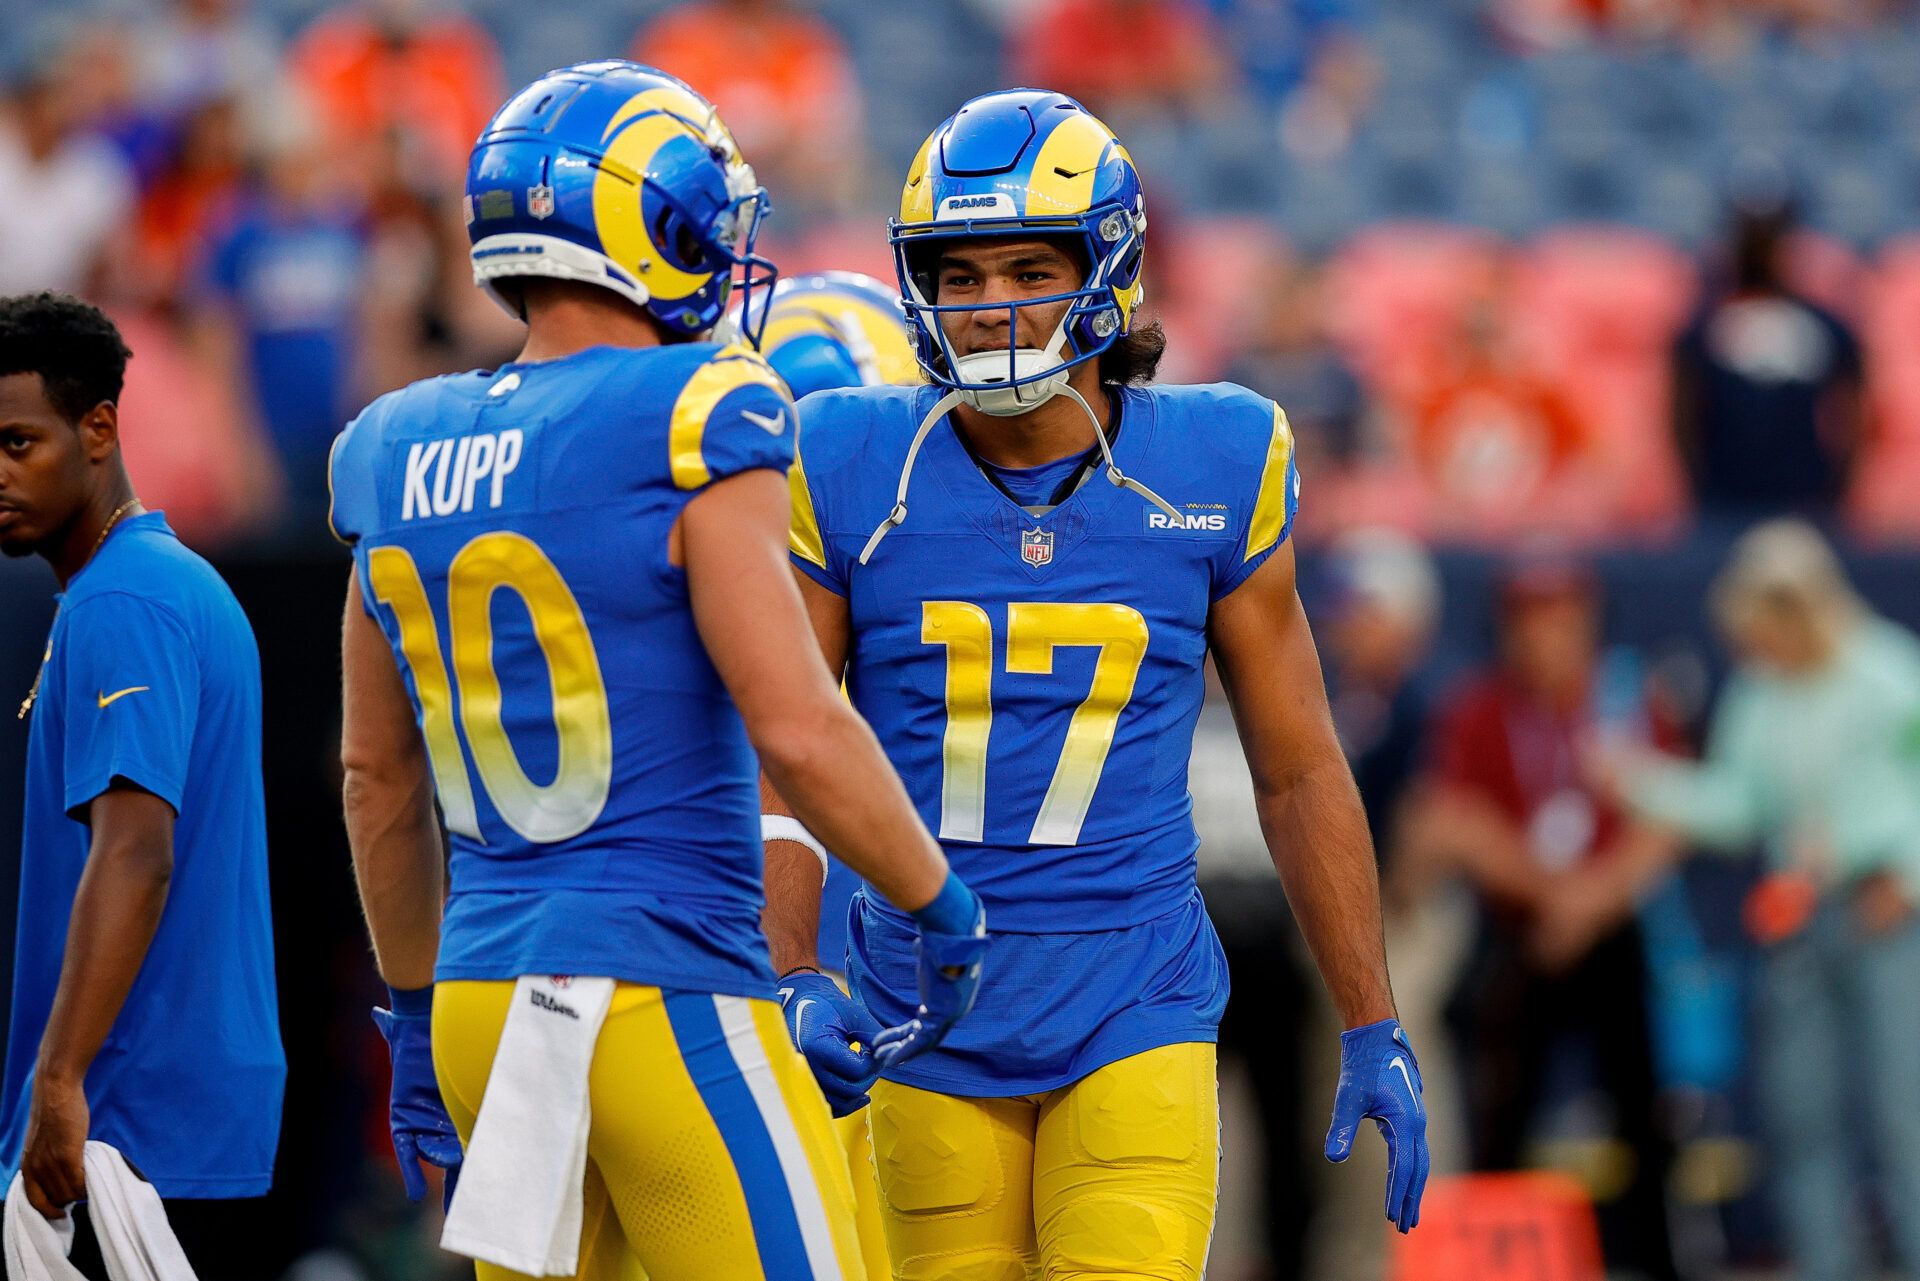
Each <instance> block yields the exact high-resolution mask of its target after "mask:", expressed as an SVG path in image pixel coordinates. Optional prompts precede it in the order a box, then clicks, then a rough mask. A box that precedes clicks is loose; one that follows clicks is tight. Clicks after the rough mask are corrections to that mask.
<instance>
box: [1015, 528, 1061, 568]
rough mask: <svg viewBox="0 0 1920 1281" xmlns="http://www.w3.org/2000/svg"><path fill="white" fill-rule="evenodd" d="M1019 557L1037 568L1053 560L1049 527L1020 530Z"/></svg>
mask: <svg viewBox="0 0 1920 1281" xmlns="http://www.w3.org/2000/svg"><path fill="white" fill-rule="evenodd" d="M1020 559H1021V560H1024V561H1025V562H1027V564H1029V565H1032V566H1034V567H1035V568H1038V567H1039V566H1041V565H1048V564H1051V563H1052V562H1053V531H1052V530H1051V529H1023V530H1021V531H1020Z"/></svg>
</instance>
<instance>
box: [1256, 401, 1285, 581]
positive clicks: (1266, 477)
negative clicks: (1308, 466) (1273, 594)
mask: <svg viewBox="0 0 1920 1281" xmlns="http://www.w3.org/2000/svg"><path fill="white" fill-rule="evenodd" d="M1292 461H1293V428H1291V427H1289V426H1288V425H1287V411H1286V410H1284V409H1282V408H1280V406H1278V405H1275V406H1274V407H1273V437H1272V439H1270V440H1269V441H1268V442H1267V461H1266V465H1265V466H1264V467H1262V468H1261V469H1260V492H1259V494H1258V496H1257V497H1255V498H1254V500H1253V521H1252V523H1251V524H1250V525H1249V526H1248V528H1247V554H1246V557H1245V559H1246V560H1252V559H1253V558H1254V557H1255V556H1258V555H1259V554H1260V553H1261V552H1263V551H1265V550H1267V548H1269V547H1271V546H1273V545H1274V544H1275V543H1277V542H1279V541H1280V532H1281V531H1282V530H1283V529H1285V528H1286V527H1287V500H1288V497H1289V495H1288V493H1287V470H1288V468H1287V464H1288V463H1290V462H1292Z"/></svg>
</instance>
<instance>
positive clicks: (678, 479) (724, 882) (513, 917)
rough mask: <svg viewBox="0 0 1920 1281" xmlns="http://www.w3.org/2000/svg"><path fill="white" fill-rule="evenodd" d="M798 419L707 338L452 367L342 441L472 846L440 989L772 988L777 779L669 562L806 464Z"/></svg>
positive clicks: (400, 644) (352, 527)
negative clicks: (687, 518) (533, 982)
mask: <svg viewBox="0 0 1920 1281" xmlns="http://www.w3.org/2000/svg"><path fill="white" fill-rule="evenodd" d="M794 418H795V415H794V412H793V406H792V402H791V401H790V400H789V399H788V396H787V393H786V390H785V388H784V386H783V385H782V384H781V382H780V380H779V379H778V377H777V376H775V374H774V373H773V371H772V370H771V369H769V368H768V366H767V365H766V363H765V362H764V361H762V360H761V359H760V358H759V356H758V355H756V354H755V353H754V352H752V351H751V350H750V349H748V348H746V347H744V346H739V345H734V346H727V347H721V346H719V345H717V344H712V343H695V344H677V345H672V346H664V347H656V348H647V349H642V350H632V349H623V348H612V347H595V348H590V349H588V350H586V351H583V352H579V353H577V354H575V355H572V356H568V357H565V358H563V359H558V360H551V361H544V362H538V363H529V364H509V365H506V366H503V367H502V368H500V369H498V370H494V371H490V372H485V371H483V372H477V373H467V374H459V375H453V376H449V377H445V378H435V379H429V380H427V381H425V382H420V383H416V384H414V385H413V386H411V387H408V388H406V389H404V390H402V391H398V392H395V393H393V394H391V395H388V396H385V397H382V398H381V399H380V400H377V401H375V402H374V403H373V404H372V405H371V406H369V407H368V408H367V410H366V411H365V412H364V413H362V414H361V415H360V417H359V418H358V419H356V420H355V421H354V422H353V423H352V424H351V425H349V426H348V428H347V430H346V431H345V432H343V433H342V434H341V436H340V438H339V440H338V441H337V442H336V444H335V446H334V451H333V459H332V463H331V477H332V484H333V515H332V519H333V524H334V530H335V533H336V534H338V535H339V536H340V537H341V538H342V539H344V540H345V541H347V542H349V543H350V544H351V545H352V547H353V554H354V561H355V564H356V565H357V566H358V568H359V581H360V585H361V588H362V593H363V597H364V600H363V603H364V605H365V607H366V609H367V610H368V612H369V613H371V614H372V615H373V617H374V618H375V619H377V620H378V622H379V624H380V627H381V630H382V631H383V632H384V633H385V635H386V637H387V639H388V641H389V642H390V643H391V644H392V646H393V651H394V655H395V657H396V659H397V661H398V663H399V666H400V669H401V671H402V672H403V674H404V676H405V680H406V684H407V688H408V691H409V693H410V694H411V696H412V699H413V703H414V710H415V713H416V716H417V717H418V720H419V724H420V727H421V732H422V735H423V737H424V739H425V742H426V745H427V749H428V753H429V756H430V757H431V761H432V768H433V777H434V785H435V790H436V792H437V794H438V797H439V801H440V808H441V812H442V814H443V816H444V818H445V821H446V826H447V828H448V830H449V833H450V840H451V846H452V849H451V858H450V864H449V867H450V878H451V885H450V894H449V900H448V904H447V912H446V918H445V921H444V923H443V926H442V932H441V947H440V958H439V964H438V967H437V975H438V977H439V978H442V979H507V978H514V977H517V976H518V975H521V974H542V973H553V974H592V975H604V976H610V977H613V978H617V979H624V980H627V981H630V982H636V983H650V984H657V985H660V986H663V987H677V988H689V989H694V990H701V991H711V992H721V993H728V994H732V995H741V996H769V995H771V992H772V973H771V971H770V969H769V966H768V962H767V955H766V944H765V941H764V939H763V937H762V935H761V933H760V928H759V916H760V908H761V903H762V891H761V844H760V837H759V819H758V815H759V812H760V802H759V793H758V790H757V770H758V767H757V764H756V762H755V759H754V755H753V752H752V749H751V748H750V746H749V745H748V742H747V736H746V730H745V727H744V725H743V724H742V722H741V719H740V714H739V712H738V710H737V709H736V708H735V707H734V704H733V701H732V699H731V698H730V697H729V695H728V694H727V691H726V689H725V687H724V686H723V685H722V683H721V681H720V678H719V676H718V674H717V673H716V672H715V671H714V668H713V664H712V663H711V661H710V660H709V659H708V657H707V654H706V650H705V648H704V646H703V645H702V644H701V641H700V637H699V634H698V632H697V631H696V629H695V627H694V622H693V616H692V612H691V610H690V608H689V606H688V600H687V588H686V578H685V575H684V573H683V572H682V571H681V570H680V569H678V568H676V567H675V566H674V565H672V564H671V563H670V562H669V560H668V556H667V553H668V535H669V533H670V531H671V530H672V527H673V524H674V522H675V521H676V520H677V519H678V517H679V515H680V512H681V511H682V509H683V508H685V506H686V504H687V502H688V501H689V500H690V499H692V498H693V497H694V496H695V495H696V494H698V493H699V492H700V491H701V490H702V489H704V488H705V487H706V486H707V485H709V484H712V483H713V482H715V481H718V480H720V479H722V478H724V477H727V476H730V475H733V474H736V473H739V472H742V471H745V470H749V469H751V468H757V467H767V468H775V469H779V470H781V471H784V470H785V469H786V468H787V467H788V466H789V465H790V463H791V462H792V458H793V441H794Z"/></svg>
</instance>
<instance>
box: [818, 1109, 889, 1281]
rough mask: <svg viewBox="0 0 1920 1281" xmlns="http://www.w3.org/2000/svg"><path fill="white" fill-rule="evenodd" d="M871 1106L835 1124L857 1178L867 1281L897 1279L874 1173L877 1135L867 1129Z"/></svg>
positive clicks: (857, 1220) (858, 1227)
mask: <svg viewBox="0 0 1920 1281" xmlns="http://www.w3.org/2000/svg"><path fill="white" fill-rule="evenodd" d="M872 1113H873V1109H872V1108H871V1107H864V1108H861V1109H860V1110H859V1111H858V1112H855V1113H854V1114H853V1115H852V1116H843V1117H841V1118H840V1119H839V1120H837V1121H835V1122H834V1123H833V1128H834V1129H835V1130H836V1131H838V1132H839V1135H840V1146H841V1147H842V1148H844V1149H845V1150H846V1153H847V1172H848V1174H850V1175H851V1176H852V1178H853V1223H854V1229H855V1231H856V1232H857V1233H858V1235H859V1237H860V1257H861V1258H862V1259H865V1260H866V1263H867V1281H893V1269H892V1268H890V1267H888V1266H887V1229H886V1224H885V1222H884V1221H883V1220H882V1218H881V1215H880V1183H879V1180H878V1179H876V1178H875V1177H874V1173H873V1138H872V1136H871V1135H870V1134H869V1133H868V1130H867V1118H868V1117H869V1116H870V1115H872Z"/></svg>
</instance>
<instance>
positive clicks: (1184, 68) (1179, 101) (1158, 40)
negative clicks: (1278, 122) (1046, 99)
mask: <svg viewBox="0 0 1920 1281" xmlns="http://www.w3.org/2000/svg"><path fill="white" fill-rule="evenodd" d="M1036 8H1037V9H1038V12H1037V13H1035V14H1034V15H1033V17H1032V19H1031V21H1030V22H1029V24H1028V26H1027V27H1026V28H1025V30H1024V31H1022V32H1020V33H1018V34H1017V35H1016V37H1015V39H1014V41H1013V49H1014V55H1013V65H1012V68H1011V70H1012V78H1013V79H1014V80H1015V81H1016V82H1017V83H1019V84H1024V85H1035V86H1038V87H1041V88H1046V89H1052V90H1055V91H1057V92H1059V93H1064V94H1068V95H1071V96H1072V97H1074V98H1077V99H1079V100H1080V101H1081V102H1082V103H1083V104H1085V106H1086V107H1087V109H1088V110H1090V111H1092V112H1093V113H1094V114H1095V115H1097V116H1100V117H1101V118H1102V119H1104V120H1105V121H1106V122H1107V123H1108V124H1109V125H1112V126H1113V128H1114V129H1115V130H1116V131H1117V132H1118V133H1119V134H1120V135H1121V136H1122V137H1125V136H1126V133H1127V128H1128V126H1129V125H1130V124H1139V125H1141V126H1143V127H1150V126H1151V125H1152V124H1154V123H1157V122H1159V121H1161V120H1163V119H1164V118H1165V117H1166V116H1168V115H1174V116H1180V117H1184V118H1186V119H1205V118H1206V117H1208V116H1210V115H1213V114H1214V113H1215V111H1216V110H1217V108H1218V106H1219V105H1220V103H1221V100H1222V98H1223V96H1224V95H1225V94H1226V93H1228V92H1230V91H1231V90H1233V89H1234V88H1236V87H1237V85H1236V77H1235V76H1234V75H1233V74H1232V71H1233V68H1232V64H1231V63H1230V62H1229V61H1228V60H1227V58H1226V56H1225V55H1224V54H1223V52H1222V51H1221V48H1220V41H1219V36H1218V33H1217V32H1216V30H1215V28H1214V25H1213V20H1212V15H1211V14H1210V13H1209V12H1208V11H1207V9H1206V8H1205V7H1204V5H1202V4H1200V3H1197V2H1196V0H1047V3H1045V4H1043V5H1040V6H1036Z"/></svg>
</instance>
